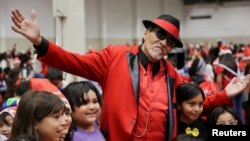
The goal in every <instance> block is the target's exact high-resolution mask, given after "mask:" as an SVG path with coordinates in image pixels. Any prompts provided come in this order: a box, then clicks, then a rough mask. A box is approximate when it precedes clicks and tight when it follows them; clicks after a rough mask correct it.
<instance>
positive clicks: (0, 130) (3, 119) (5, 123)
mask: <svg viewBox="0 0 250 141" xmlns="http://www.w3.org/2000/svg"><path fill="white" fill-rule="evenodd" d="M13 118H14V117H13V116H12V115H11V114H10V113H9V112H7V111H3V112H1V113H0V134H1V135H4V136H5V137H6V138H9V137H10V134H11V128H12V123H13Z"/></svg>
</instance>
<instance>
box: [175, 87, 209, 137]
mask: <svg viewBox="0 0 250 141" xmlns="http://www.w3.org/2000/svg"><path fill="white" fill-rule="evenodd" d="M176 98H177V109H178V120H179V122H178V136H177V139H178V138H179V136H180V135H183V134H187V135H188V136H194V137H196V138H197V139H199V140H203V141H204V140H207V135H208V134H207V131H206V123H205V121H204V120H203V119H202V118H201V117H200V116H201V114H202V112H203V102H204V100H205V95H204V92H203V91H202V89H201V88H200V87H199V86H198V85H196V84H191V83H185V84H181V85H179V86H178V87H177V89H176Z"/></svg>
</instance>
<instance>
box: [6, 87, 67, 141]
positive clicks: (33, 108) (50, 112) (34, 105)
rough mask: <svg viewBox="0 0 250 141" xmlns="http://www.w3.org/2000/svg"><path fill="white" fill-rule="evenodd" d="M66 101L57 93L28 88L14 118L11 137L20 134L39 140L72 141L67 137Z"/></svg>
mask: <svg viewBox="0 0 250 141" xmlns="http://www.w3.org/2000/svg"><path fill="white" fill-rule="evenodd" d="M66 109H67V108H66V106H65V104H64V102H63V101H62V100H61V99H60V98H59V97H58V96H56V95H54V94H52V93H49V92H44V91H33V90H28V91H27V92H26V93H25V94H24V95H23V96H22V98H21V100H20V102H19V104H18V107H17V112H16V115H15V118H14V122H13V126H12V132H11V138H15V137H17V136H20V135H23V134H24V135H27V136H31V137H34V138H35V139H36V140H39V141H62V140H64V141H70V139H67V140H66V139H65V136H67V135H66V133H65V129H66V128H68V123H67V122H68V121H67V119H68V116H67V115H68V114H70V113H67V112H66V111H67V110H66Z"/></svg>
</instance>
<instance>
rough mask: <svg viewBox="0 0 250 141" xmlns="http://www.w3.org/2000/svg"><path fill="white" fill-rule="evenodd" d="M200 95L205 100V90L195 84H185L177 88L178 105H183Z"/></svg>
mask: <svg viewBox="0 0 250 141" xmlns="http://www.w3.org/2000/svg"><path fill="white" fill-rule="evenodd" d="M200 94H201V95H202V98H203V100H204V99H205V94H204V92H203V90H202V89H201V88H200V87H199V86H198V85H196V84H193V83H183V84H180V85H179V86H178V87H177V88H176V99H177V103H178V104H181V103H182V102H183V101H186V100H189V99H192V98H193V97H195V96H197V95H200Z"/></svg>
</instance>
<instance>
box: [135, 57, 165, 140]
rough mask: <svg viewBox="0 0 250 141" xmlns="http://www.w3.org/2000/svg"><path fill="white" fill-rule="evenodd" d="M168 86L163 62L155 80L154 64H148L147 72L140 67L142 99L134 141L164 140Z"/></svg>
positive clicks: (140, 100)
mask: <svg viewBox="0 0 250 141" xmlns="http://www.w3.org/2000/svg"><path fill="white" fill-rule="evenodd" d="M166 86H167V84H166V76H165V66H164V64H163V62H162V61H161V65H160V70H159V72H158V73H157V74H156V76H155V77H154V78H153V75H152V64H148V66H147V70H145V69H144V68H143V66H142V65H140V99H139V107H138V116H137V123H136V124H135V128H134V130H133V137H134V139H133V141H152V140H157V141H163V140H164V138H165V131H166V130H165V125H166V117H167V116H166V115H167V112H166V111H167V108H168V107H167V104H166V103H168V99H167V96H166V92H167V87H166ZM141 136H142V137H141Z"/></svg>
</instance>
